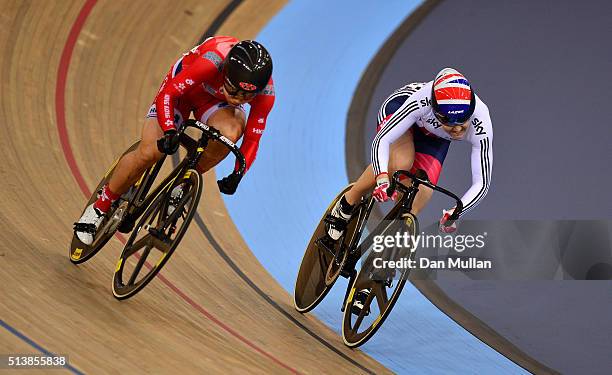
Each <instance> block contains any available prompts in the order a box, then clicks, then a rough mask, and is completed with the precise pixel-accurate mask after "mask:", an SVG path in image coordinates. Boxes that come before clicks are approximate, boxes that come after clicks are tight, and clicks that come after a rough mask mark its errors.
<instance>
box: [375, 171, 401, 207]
mask: <svg viewBox="0 0 612 375" xmlns="http://www.w3.org/2000/svg"><path fill="white" fill-rule="evenodd" d="M388 189H389V175H388V174H387V173H381V174H379V175H378V177H377V178H376V187H375V188H374V192H373V193H372V196H373V197H374V199H376V200H377V201H378V202H386V201H388V200H389V199H391V200H395V199H397V190H396V191H394V192H393V195H392V196H389V195H387V190H388Z"/></svg>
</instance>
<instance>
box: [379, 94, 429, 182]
mask: <svg viewBox="0 0 612 375" xmlns="http://www.w3.org/2000/svg"><path fill="white" fill-rule="evenodd" d="M418 114H419V104H418V100H416V99H415V98H413V97H410V98H408V99H407V100H406V102H405V103H404V104H402V106H401V107H400V108H399V109H398V110H397V111H395V112H394V113H393V114H392V115H391V116H389V118H388V119H386V121H385V122H383V124H382V127H381V129H380V130H379V132H378V134H376V137H374V141H373V142H372V168H373V169H374V175H375V176H376V177H378V176H379V175H380V174H382V173H387V172H388V171H389V170H388V167H389V149H390V148H391V144H392V143H393V142H395V141H396V140H397V139H398V138H399V137H400V136H401V135H402V134H404V133H405V132H406V131H408V129H410V127H411V126H412V124H414V123H415V121H416V120H417V119H418Z"/></svg>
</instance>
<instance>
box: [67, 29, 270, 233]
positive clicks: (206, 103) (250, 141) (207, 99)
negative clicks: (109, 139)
mask: <svg viewBox="0 0 612 375" xmlns="http://www.w3.org/2000/svg"><path fill="white" fill-rule="evenodd" d="M274 98H275V95H274V83H273V80H272V58H271V57H270V54H269V53H268V51H267V50H266V49H265V48H264V47H263V46H262V45H261V44H260V43H258V42H256V41H251V40H244V41H239V40H238V39H236V38H233V37H229V36H216V37H210V38H208V39H206V40H205V41H204V42H203V43H202V44H200V45H198V46H196V47H194V48H193V49H191V50H190V51H189V52H187V53H185V54H183V56H182V57H181V58H180V59H178V60H177V61H176V63H175V64H174V65H173V66H172V67H171V69H170V71H169V72H168V74H167V75H166V77H165V79H164V81H163V83H162V85H161V87H160V89H159V92H158V93H157V96H156V97H155V101H154V102H153V105H152V106H151V108H150V109H149V112H148V114H147V116H146V119H145V124H144V126H143V128H142V138H141V141H140V144H139V146H138V148H137V149H136V150H134V151H133V152H131V153H128V154H126V155H124V156H123V157H122V158H121V159H120V161H119V162H118V164H117V166H116V167H115V170H114V172H113V174H112V176H111V177H110V180H109V182H108V184H107V185H106V186H104V188H103V189H102V192H101V194H100V195H99V197H98V200H97V201H96V202H95V203H93V204H92V205H90V206H88V207H87V208H86V209H85V212H84V213H83V215H82V216H81V218H80V219H79V221H78V222H77V223H75V234H76V235H77V236H78V238H79V239H80V240H81V241H82V242H83V243H85V244H86V245H90V244H91V243H93V240H94V235H95V233H96V231H97V229H98V227H99V226H100V223H101V222H102V220H103V218H104V215H105V214H106V213H107V212H108V211H109V210H110V207H111V205H112V204H113V202H114V201H116V200H117V199H118V198H119V197H120V196H121V194H123V193H125V192H126V191H127V190H128V189H129V188H130V186H132V185H133V184H134V183H135V182H136V181H137V180H138V178H139V177H140V176H141V175H142V174H143V173H144V171H145V170H147V168H149V167H150V166H152V165H153V164H155V162H157V161H158V160H159V159H160V158H161V157H162V155H163V154H164V153H165V154H173V153H175V152H176V151H177V149H178V147H179V136H178V129H180V127H181V125H182V124H183V121H184V120H186V119H188V118H189V116H190V114H192V113H193V115H194V116H195V118H196V119H197V120H199V121H201V122H203V123H206V124H208V125H210V126H212V127H214V128H216V129H217V130H219V131H220V132H221V134H223V135H224V136H226V137H227V138H229V139H230V140H231V141H233V142H236V141H238V139H240V137H242V136H243V135H244V138H243V141H242V144H241V147H240V150H241V152H242V153H243V154H244V157H245V159H246V169H247V170H248V169H249V168H250V167H251V165H252V164H253V161H254V160H255V156H256V155H257V149H258V148H259V140H260V138H261V136H262V134H263V132H264V129H265V127H266V119H267V117H268V114H269V113H270V111H271V110H272V106H273V104H274ZM247 103H248V104H249V105H250V112H249V115H248V119H247V118H246V112H245V108H244V104H247ZM228 153H229V151H228V150H227V149H226V148H225V147H223V146H222V145H221V144H219V143H217V142H214V141H211V142H210V143H209V145H208V147H207V148H206V150H205V153H204V156H203V157H202V159H201V160H200V163H199V164H198V171H199V172H200V173H204V172H206V171H208V170H209V169H210V168H212V167H214V166H215V165H216V164H218V163H219V162H220V161H221V160H223V159H224V158H225V157H226V156H227V154H228ZM241 178H242V176H240V175H238V174H236V173H233V174H231V175H230V176H228V177H226V178H224V179H222V180H220V181H219V189H220V190H221V192H223V193H225V194H233V193H234V192H235V191H236V188H237V187H238V184H239V182H240V179H241ZM179 186H180V185H179ZM180 193H181V192H180V191H178V192H175V191H173V192H172V195H173V196H174V195H176V194H180Z"/></svg>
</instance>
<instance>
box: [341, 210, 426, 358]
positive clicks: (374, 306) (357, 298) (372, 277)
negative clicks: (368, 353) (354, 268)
mask: <svg viewBox="0 0 612 375" xmlns="http://www.w3.org/2000/svg"><path fill="white" fill-rule="evenodd" d="M383 225H384V227H383V228H382V230H381V231H380V232H379V233H380V234H381V235H383V236H384V235H390V236H395V234H396V233H404V232H407V233H408V234H409V235H410V236H414V235H416V233H418V221H417V218H416V217H415V216H414V215H413V214H411V213H404V214H402V215H401V216H400V217H398V218H396V219H395V220H392V221H389V222H387V223H383ZM415 256H416V249H411V248H397V247H394V248H387V249H384V250H383V251H382V252H380V253H377V252H374V251H370V252H369V253H368V256H367V257H366V259H365V260H364V261H363V263H362V267H361V269H360V270H359V273H358V274H357V277H356V278H355V282H354V283H353V285H351V288H350V292H349V295H348V298H347V299H346V302H345V305H344V315H343V319H342V339H343V340H344V343H345V344H346V345H347V346H349V347H351V348H356V347H358V346H360V345H363V344H364V343H365V342H366V341H368V340H369V339H370V338H371V337H372V336H374V334H375V333H376V331H377V330H378V329H379V328H380V326H381V325H382V323H383V322H384V321H385V319H386V318H387V316H389V314H390V313H391V310H392V309H393V306H395V303H396V302H397V300H398V299H399V296H400V294H401V292H402V289H403V288H404V285H405V284H406V280H407V278H408V275H409V273H410V268H401V267H400V268H390V269H389V268H377V266H376V264H378V267H380V265H381V264H384V263H382V262H380V260H383V261H394V262H395V264H397V261H400V260H402V259H406V260H407V261H410V260H414V259H415ZM377 258H378V259H379V261H378V262H375V260H376V259H377ZM404 264H407V263H404Z"/></svg>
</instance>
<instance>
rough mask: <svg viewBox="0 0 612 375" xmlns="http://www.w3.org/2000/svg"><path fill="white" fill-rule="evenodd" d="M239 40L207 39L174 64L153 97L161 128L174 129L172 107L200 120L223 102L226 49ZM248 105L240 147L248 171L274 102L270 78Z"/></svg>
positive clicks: (185, 117) (185, 116) (226, 37)
mask: <svg viewBox="0 0 612 375" xmlns="http://www.w3.org/2000/svg"><path fill="white" fill-rule="evenodd" d="M238 42H239V40H238V39H236V38H232V37H228V36H216V37H212V38H208V39H207V40H206V41H204V43H202V44H200V45H199V46H196V47H194V48H193V49H191V51H189V52H187V53H185V54H183V57H182V58H181V59H179V60H178V61H177V62H176V63H175V64H174V65H173V67H172V68H171V69H170V72H169V73H168V74H167V75H166V78H165V79H164V82H163V83H162V85H161V87H160V89H159V92H158V93H157V96H156V97H155V106H156V109H157V120H158V121H159V126H161V128H162V129H163V130H164V131H166V130H169V129H174V128H175V125H174V121H173V119H174V110H175V108H176V109H177V110H178V111H179V112H180V113H181V115H182V116H183V118H184V119H187V118H189V114H190V112H191V111H193V112H194V114H195V118H196V119H200V118H201V116H202V115H203V114H204V112H206V110H207V109H209V108H211V107H212V106H213V105H217V104H218V103H220V102H225V96H224V95H223V93H221V92H220V89H221V87H222V86H223V74H222V68H223V67H222V64H223V60H224V59H225V56H226V55H227V53H228V52H229V50H230V49H231V48H232V47H233V46H234V45H235V44H236V43H238ZM248 104H250V106H251V110H250V113H249V118H248V119H247V123H246V127H245V130H244V139H243V141H242V145H241V147H240V151H242V153H243V154H244V157H245V158H246V167H247V170H248V169H249V167H250V166H251V165H252V164H253V161H254V160H255V156H256V154H257V149H258V147H259V139H260V138H261V135H262V134H263V131H264V128H265V127H266V118H267V117H268V113H270V110H272V106H273V105H274V83H273V81H272V78H270V81H269V82H268V85H267V86H266V88H265V89H264V90H263V91H262V92H261V93H259V94H258V95H257V96H256V97H255V98H254V99H253V100H252V101H251V102H249V103H248Z"/></svg>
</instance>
